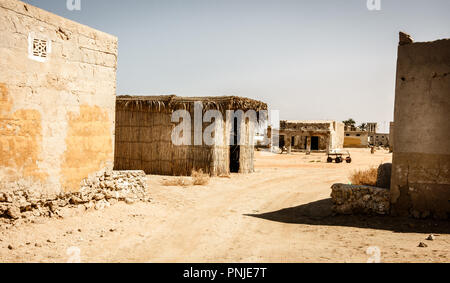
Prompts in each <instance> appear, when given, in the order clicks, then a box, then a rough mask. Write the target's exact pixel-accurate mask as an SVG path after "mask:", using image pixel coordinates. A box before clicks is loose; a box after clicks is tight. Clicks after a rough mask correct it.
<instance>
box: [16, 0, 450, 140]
mask: <svg viewBox="0 0 450 283" xmlns="http://www.w3.org/2000/svg"><path fill="white" fill-rule="evenodd" d="M74 1H76V0H74ZM80 1H81V10H72V11H71V10H69V9H67V5H66V4H67V3H66V2H67V1H66V0H27V1H24V2H27V3H29V4H31V5H34V6H37V7H39V8H42V9H45V10H47V11H50V12H52V13H55V14H58V15H60V16H63V17H65V18H69V19H71V20H74V21H76V22H79V23H82V24H85V25H88V26H90V27H93V28H96V29H98V30H101V31H104V32H107V33H110V34H113V35H115V36H117V37H118V38H119V56H118V69H117V93H118V94H129V95H160V94H177V95H180V96H223V95H236V96H245V97H249V98H253V99H258V100H262V101H264V102H266V103H268V104H269V107H270V108H271V109H273V110H279V111H280V118H281V119H288V120H338V121H342V120H345V119H347V118H353V119H355V120H356V121H357V122H358V123H361V122H378V123H379V124H380V131H382V132H388V128H389V122H390V121H392V120H393V112H394V97H395V75H396V60H397V46H398V32H399V31H404V32H406V33H408V34H410V35H411V36H412V37H413V38H414V40H415V41H433V40H436V39H442V38H450V17H449V16H448V14H449V12H450V1H449V0H420V1H419V0H371V1H380V3H381V9H380V10H369V9H368V5H367V0H126V1H124V0H80ZM373 7H374V6H373Z"/></svg>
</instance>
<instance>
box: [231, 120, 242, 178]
mask: <svg viewBox="0 0 450 283" xmlns="http://www.w3.org/2000/svg"><path fill="white" fill-rule="evenodd" d="M231 134H232V142H233V143H232V145H231V146H230V173H239V167H240V164H239V160H240V157H241V147H240V146H239V143H238V119H237V118H235V119H234V127H233V132H232V133H231Z"/></svg>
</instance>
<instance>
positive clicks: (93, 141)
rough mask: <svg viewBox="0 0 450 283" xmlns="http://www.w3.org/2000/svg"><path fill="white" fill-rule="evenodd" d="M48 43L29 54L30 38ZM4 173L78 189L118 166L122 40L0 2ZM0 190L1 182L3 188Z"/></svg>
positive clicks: (11, 0)
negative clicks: (45, 50) (41, 57)
mask: <svg viewBox="0 0 450 283" xmlns="http://www.w3.org/2000/svg"><path fill="white" fill-rule="evenodd" d="M30 34H34V35H35V36H36V37H37V38H40V39H45V40H48V41H49V42H50V46H51V53H49V54H48V56H47V59H46V62H38V61H35V60H32V59H30V58H29V53H28V48H29V36H30ZM0 35H1V40H0V179H1V180H2V182H7V183H11V182H16V181H24V180H27V181H29V182H30V184H33V186H36V187H39V189H42V190H47V191H77V190H79V188H80V183H81V181H82V180H83V179H85V178H87V177H89V176H91V175H94V174H96V173H99V172H101V171H104V170H109V169H112V167H113V152H114V150H113V146H114V120H115V119H114V117H115V91H116V62H117V38H116V37H114V36H110V35H107V34H105V33H102V32H99V31H96V30H93V29H91V28H89V27H86V26H84V25H81V24H77V23H74V22H72V21H69V20H67V19H64V18H62V17H59V16H56V15H53V14H51V13H48V12H46V11H43V10H41V9H38V8H36V7H33V6H31V5H28V4H25V3H23V2H20V1H15V0H1V1H0ZM0 189H1V188H0Z"/></svg>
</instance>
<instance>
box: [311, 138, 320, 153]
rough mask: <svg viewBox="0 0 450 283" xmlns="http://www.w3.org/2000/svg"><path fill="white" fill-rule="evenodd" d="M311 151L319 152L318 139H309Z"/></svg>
mask: <svg viewBox="0 0 450 283" xmlns="http://www.w3.org/2000/svg"><path fill="white" fill-rule="evenodd" d="M311 150H319V137H311Z"/></svg>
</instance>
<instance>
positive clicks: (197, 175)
mask: <svg viewBox="0 0 450 283" xmlns="http://www.w3.org/2000/svg"><path fill="white" fill-rule="evenodd" d="M209 178H210V177H209V175H208V174H205V173H203V170H202V169H200V170H199V171H195V170H193V171H192V180H193V183H194V186H205V185H208V184H209Z"/></svg>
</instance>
